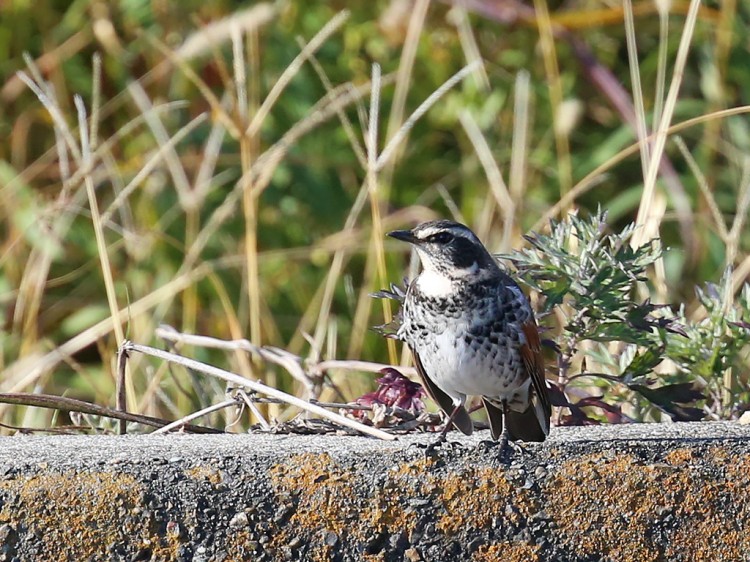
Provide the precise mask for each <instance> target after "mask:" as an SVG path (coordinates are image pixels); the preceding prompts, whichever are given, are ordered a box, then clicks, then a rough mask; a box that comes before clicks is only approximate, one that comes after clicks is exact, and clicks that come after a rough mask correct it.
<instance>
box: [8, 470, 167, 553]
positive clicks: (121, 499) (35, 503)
mask: <svg viewBox="0 0 750 562" xmlns="http://www.w3.org/2000/svg"><path fill="white" fill-rule="evenodd" d="M0 489H3V490H5V491H7V492H9V493H10V494H12V495H11V496H10V497H11V498H12V499H10V500H9V501H6V502H5V503H4V504H3V506H2V509H0V523H8V524H10V525H11V526H13V527H16V528H18V527H19V526H21V527H26V528H28V529H29V530H30V531H31V532H32V533H33V534H34V535H36V536H37V537H38V538H39V541H40V554H43V555H44V557H45V559H48V560H86V559H95V558H100V557H102V556H104V552H103V551H102V548H103V547H104V546H105V545H112V544H115V545H117V544H121V543H125V542H127V543H129V544H133V542H134V541H140V542H141V543H142V544H144V545H146V546H148V545H150V544H151V543H152V542H156V541H157V539H155V540H154V541H151V539H150V538H149V534H150V532H149V529H148V528H147V526H146V522H145V520H144V519H143V518H142V517H138V516H133V517H128V515H129V514H132V513H133V510H138V509H140V507H139V506H140V501H141V500H140V498H141V494H142V486H141V484H140V483H139V482H137V481H136V480H135V479H134V478H133V477H131V476H129V475H127V474H116V473H109V472H91V473H72V474H67V473H47V474H41V475H37V476H31V477H21V478H17V479H13V480H4V481H2V482H0Z"/></svg>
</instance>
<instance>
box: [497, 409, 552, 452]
mask: <svg viewBox="0 0 750 562" xmlns="http://www.w3.org/2000/svg"><path fill="white" fill-rule="evenodd" d="M534 402H535V401H534V400H533V399H532V400H529V405H528V407H527V408H526V409H525V410H524V411H523V412H516V411H515V410H511V409H510V408H508V410H507V411H506V414H505V423H506V425H507V426H508V439H510V440H511V441H516V440H518V439H520V440H522V441H539V442H541V441H544V440H545V439H546V438H547V434H548V433H549V417H547V419H546V423H545V420H544V419H543V417H540V415H539V414H540V412H539V411H538V408H537V407H536V406H535V404H534Z"/></svg>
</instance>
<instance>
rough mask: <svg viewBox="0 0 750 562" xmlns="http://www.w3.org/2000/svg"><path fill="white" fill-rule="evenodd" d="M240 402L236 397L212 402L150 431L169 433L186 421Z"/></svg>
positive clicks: (180, 427)
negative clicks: (215, 402)
mask: <svg viewBox="0 0 750 562" xmlns="http://www.w3.org/2000/svg"><path fill="white" fill-rule="evenodd" d="M241 404H242V402H238V401H237V399H236V398H230V399H228V400H224V401H223V402H219V403H218V404H212V405H211V406H208V407H207V408H203V409H202V410H198V411H197V412H193V413H192V414H188V415H187V416H183V417H181V418H180V419H179V420H175V421H173V422H172V423H168V424H167V425H164V426H162V427H160V428H159V429H157V430H156V431H153V432H151V435H159V434H162V433H169V432H170V431H173V430H175V429H182V428H183V427H184V426H185V424H186V423H188V422H191V421H193V420H195V419H198V418H202V417H203V416H207V415H208V414H212V413H214V412H218V411H219V410H223V409H224V408H231V407H232V406H239V405H241Z"/></svg>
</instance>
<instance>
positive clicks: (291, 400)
mask: <svg viewBox="0 0 750 562" xmlns="http://www.w3.org/2000/svg"><path fill="white" fill-rule="evenodd" d="M123 348H124V349H125V350H126V351H127V352H128V353H130V352H136V353H142V354H144V355H150V356H152V357H156V358H157V359H162V360H163V361H169V362H171V363H174V364H176V365H182V366H183V367H185V368H186V369H192V370H194V371H198V372H201V373H204V374H207V375H210V376H213V377H217V378H219V379H221V380H224V381H226V382H229V383H231V384H234V385H236V386H239V387H243V388H249V389H250V390H251V391H253V392H258V393H260V394H265V395H266V396H270V397H271V398H276V399H278V400H281V401H283V402H284V403H286V404H289V405H291V406H295V407H297V408H300V409H301V410H305V411H307V412H310V413H312V414H316V415H318V416H320V417H322V418H325V419H328V420H330V421H332V422H335V423H338V424H340V425H343V426H344V427H348V428H350V429H354V430H356V431H359V432H360V433H364V434H365V435H370V436H371V437H377V438H378V439H383V440H385V441H392V440H394V439H395V438H396V437H395V436H394V435H391V434H389V433H386V432H385V431H382V430H380V429H377V428H374V427H370V426H367V425H364V424H361V423H359V422H357V421H354V420H352V419H350V418H347V417H345V416H341V415H339V414H335V413H333V412H329V411H328V410H326V409H325V408H321V407H320V406H317V405H315V404H311V403H310V402H307V401H305V400H301V399H300V398H297V397H296V396H292V395H291V394H287V393H286V392H282V391H280V390H277V389H275V388H273V387H270V386H267V385H265V384H263V383H260V382H256V381H251V380H248V379H246V378H244V377H241V376H239V375H236V374H234V373H231V372H229V371H225V370H224V369H219V368H218V367H214V366H212V365H207V364H205V363H201V362H200V361H195V360H193V359H189V358H187V357H182V356H180V355H176V354H174V353H169V352H166V351H162V350H160V349H156V348H153V347H149V346H146V345H140V344H136V343H132V342H129V341H126V342H124V344H123Z"/></svg>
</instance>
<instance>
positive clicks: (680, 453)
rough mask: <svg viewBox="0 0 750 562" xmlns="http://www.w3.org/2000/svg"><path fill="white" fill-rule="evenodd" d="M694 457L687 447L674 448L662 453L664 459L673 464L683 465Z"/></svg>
mask: <svg viewBox="0 0 750 562" xmlns="http://www.w3.org/2000/svg"><path fill="white" fill-rule="evenodd" d="M694 458H695V457H694V456H693V451H692V449H687V448H682V449H675V450H674V451H669V452H668V453H667V454H666V455H664V460H665V461H666V462H667V463H669V464H671V465H673V466H684V465H686V464H688V463H690V462H691V461H692V460H693V459H694Z"/></svg>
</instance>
